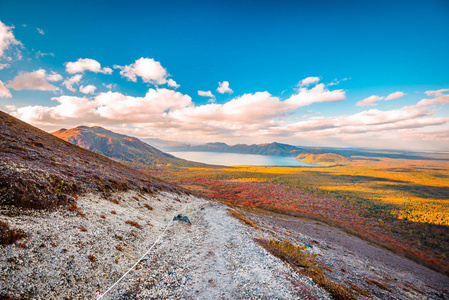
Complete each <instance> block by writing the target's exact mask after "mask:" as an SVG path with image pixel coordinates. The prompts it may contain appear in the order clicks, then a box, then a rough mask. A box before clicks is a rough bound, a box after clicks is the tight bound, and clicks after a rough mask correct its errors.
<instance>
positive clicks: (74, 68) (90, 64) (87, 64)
mask: <svg viewBox="0 0 449 300" xmlns="http://www.w3.org/2000/svg"><path fill="white" fill-rule="evenodd" d="M65 67H66V71H67V73H70V74H75V73H84V71H91V72H94V73H103V74H112V69H111V68H107V67H105V68H101V64H100V63H99V62H98V61H96V60H94V59H90V58H80V59H78V60H77V61H75V62H68V63H66V65H65Z"/></svg>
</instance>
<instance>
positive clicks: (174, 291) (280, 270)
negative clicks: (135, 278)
mask: <svg viewBox="0 0 449 300" xmlns="http://www.w3.org/2000/svg"><path fill="white" fill-rule="evenodd" d="M189 218H190V219H191V221H192V224H193V225H192V226H190V225H188V224H184V223H181V222H177V223H176V224H175V225H174V226H173V227H172V228H171V229H170V230H169V232H168V234H167V236H166V238H164V242H163V243H161V244H160V245H158V247H157V249H156V252H155V254H154V256H153V257H152V259H150V260H149V261H148V262H147V263H146V265H147V266H151V268H152V269H153V270H154V272H152V274H151V275H150V276H149V279H148V281H146V282H142V283H141V284H136V285H135V286H134V290H135V291H138V292H137V293H136V295H134V296H136V297H141V298H143V299H152V298H158V297H161V298H186V299H329V296H328V294H327V293H326V292H325V291H324V290H322V289H321V288H319V287H317V286H316V285H314V284H313V283H312V281H311V280H310V279H309V278H305V277H301V276H299V275H298V274H296V273H295V272H294V271H293V270H292V269H291V268H290V267H288V266H286V265H285V264H284V263H283V262H282V261H280V260H278V259H277V258H274V257H273V256H271V255H270V254H268V253H267V252H266V251H265V250H264V249H263V248H261V247H260V246H259V245H257V244H256V243H255V242H254V241H253V238H254V237H257V235H260V234H261V233H260V232H258V231H256V230H253V229H251V228H247V227H246V226H245V225H243V224H241V223H240V222H239V221H237V220H236V219H234V218H233V217H231V216H230V215H229V213H228V212H227V209H226V207H225V206H223V205H221V204H218V203H206V202H205V203H202V204H201V205H200V206H198V207H194V208H193V209H191V210H190V214H189ZM166 256H170V261H167V260H165V261H164V260H161V259H160V258H162V257H166ZM164 265H165V267H164ZM167 265H169V266H168V267H167Z"/></svg>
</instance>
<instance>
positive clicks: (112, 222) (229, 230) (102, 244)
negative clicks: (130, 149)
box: [0, 192, 329, 299]
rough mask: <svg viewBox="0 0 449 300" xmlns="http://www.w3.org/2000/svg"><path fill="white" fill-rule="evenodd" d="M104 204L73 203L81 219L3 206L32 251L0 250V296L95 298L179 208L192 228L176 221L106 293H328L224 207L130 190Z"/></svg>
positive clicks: (92, 198) (88, 199) (96, 200)
mask: <svg viewBox="0 0 449 300" xmlns="http://www.w3.org/2000/svg"><path fill="white" fill-rule="evenodd" d="M112 199H117V200H118V204H117V203H114V201H110V200H112ZM136 199H138V200H136ZM110 200H106V199H104V198H102V197H100V196H98V195H93V194H91V195H87V196H85V197H82V198H80V199H78V207H79V208H81V211H82V212H83V213H84V214H85V217H82V216H80V215H78V214H76V213H75V212H70V211H66V210H58V211H55V212H38V211H26V212H21V213H19V214H15V216H7V215H8V214H7V212H6V210H3V211H1V212H0V220H3V221H8V222H9V223H10V224H11V227H14V228H20V229H22V230H24V231H25V232H26V233H27V237H26V238H25V239H22V240H20V241H19V242H21V243H24V244H26V245H27V247H28V249H24V248H20V247H18V246H17V244H14V245H8V246H1V247H0V268H1V273H0V283H1V285H0V294H7V295H10V296H15V297H22V298H25V299H65V298H67V299H93V298H95V297H96V291H97V290H100V291H101V292H105V291H106V290H107V289H108V288H109V287H110V286H111V285H112V284H113V283H114V282H115V281H117V280H118V279H119V278H120V277H121V276H122V275H123V274H124V273H125V272H126V271H127V270H128V269H129V268H130V267H131V266H132V265H133V264H134V263H135V262H136V261H137V260H138V259H139V258H140V257H141V256H142V255H143V254H144V253H145V252H146V251H147V249H148V248H149V247H150V246H151V245H152V244H153V243H154V241H156V239H157V237H158V236H159V235H160V234H161V233H162V231H163V230H164V228H165V227H166V226H167V224H168V223H169V222H170V221H171V220H172V218H173V216H174V215H175V214H177V213H178V212H180V211H185V212H184V213H183V214H185V215H187V216H188V217H189V219H190V220H191V222H192V225H189V224H187V223H185V222H179V221H176V222H174V224H173V225H172V226H170V227H169V229H168V230H167V232H166V234H165V235H164V236H163V238H162V239H161V240H160V242H159V243H157V244H156V245H155V248H154V251H152V252H151V253H150V254H149V255H148V257H146V258H145V259H144V260H143V261H141V262H140V263H139V264H138V265H137V267H136V269H135V270H133V271H131V272H130V273H129V274H128V276H127V277H125V279H124V280H123V281H122V282H120V283H119V284H117V285H116V286H115V287H114V288H113V289H112V290H111V291H110V293H108V294H107V295H105V296H104V298H103V299H180V298H183V299H299V298H301V299H329V297H328V295H327V293H326V292H325V291H324V290H322V289H321V288H319V287H317V286H316V285H315V284H314V283H313V282H312V281H311V280H310V279H309V278H306V277H301V276H299V275H298V274H296V273H295V272H294V271H293V270H292V269H291V268H290V267H288V266H287V265H286V264H284V263H283V262H282V261H280V260H279V259H277V258H274V257H273V256H271V255H270V254H268V253H267V252H266V251H265V250H264V249H263V248H261V247H260V246H258V245H257V244H255V242H254V241H253V238H254V237H257V236H258V235H260V234H261V233H260V232H258V231H256V230H255V229H253V228H248V227H247V226H245V225H243V224H242V223H240V222H239V221H237V220H236V219H234V218H233V217H231V216H230V215H229V213H228V212H227V207H226V206H224V205H222V204H219V203H214V202H209V201H206V200H203V199H199V198H196V197H193V196H179V195H176V194H170V193H160V194H155V195H150V194H145V195H143V197H141V196H139V195H138V194H137V193H135V192H127V193H120V194H115V195H113V197H112V198H111V199H110ZM115 202H116V201H115ZM145 204H148V205H150V206H151V207H152V208H153V210H150V209H148V208H147V206H146V205H145ZM113 211H114V212H113ZM126 221H133V222H137V223H138V224H139V225H140V226H141V227H142V229H138V228H136V227H134V226H133V225H131V224H127V223H126Z"/></svg>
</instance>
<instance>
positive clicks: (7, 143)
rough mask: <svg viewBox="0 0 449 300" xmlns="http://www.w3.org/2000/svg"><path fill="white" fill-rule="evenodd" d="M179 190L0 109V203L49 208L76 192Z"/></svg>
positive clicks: (66, 202) (62, 203) (67, 200)
mask: <svg viewBox="0 0 449 300" xmlns="http://www.w3.org/2000/svg"><path fill="white" fill-rule="evenodd" d="M126 190H138V191H153V190H173V191H176V190H178V191H181V190H182V189H181V188H179V187H176V186H174V185H172V184H169V183H167V182H164V181H161V180H159V179H156V178H154V177H152V176H148V175H146V174H143V173H140V172H138V171H135V170H133V169H130V168H129V167H126V166H124V165H122V164H120V163H118V162H115V161H112V160H110V159H108V158H107V157H104V156H102V155H98V154H95V153H93V152H90V151H87V150H85V149H83V148H80V147H77V146H75V145H73V144H71V143H68V142H66V141H64V140H62V139H60V138H58V137H56V136H54V135H51V134H49V133H46V132H44V131H42V130H40V129H38V128H36V127H33V126H31V125H29V124H27V123H25V122H22V121H20V120H18V119H16V118H14V117H12V116H10V115H8V114H6V113H4V112H2V111H0V204H2V205H14V206H18V207H29V208H53V207H56V206H59V205H66V204H69V203H70V202H73V200H74V198H75V196H76V195H78V194H82V193H87V192H92V191H100V192H101V193H103V194H109V193H111V192H114V191H126Z"/></svg>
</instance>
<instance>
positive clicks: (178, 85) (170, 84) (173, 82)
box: [167, 78, 181, 89]
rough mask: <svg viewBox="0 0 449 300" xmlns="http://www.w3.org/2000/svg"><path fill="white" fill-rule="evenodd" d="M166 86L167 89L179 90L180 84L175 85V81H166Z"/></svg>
mask: <svg viewBox="0 0 449 300" xmlns="http://www.w3.org/2000/svg"><path fill="white" fill-rule="evenodd" d="M167 85H168V86H169V87H173V88H175V89H177V88H179V87H180V86H181V85H180V84H177V83H176V81H174V80H173V79H171V78H170V79H169V80H167Z"/></svg>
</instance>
